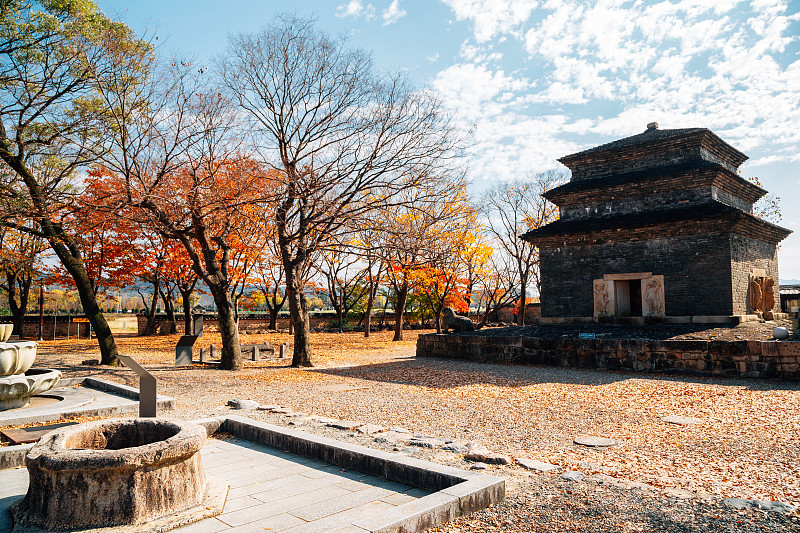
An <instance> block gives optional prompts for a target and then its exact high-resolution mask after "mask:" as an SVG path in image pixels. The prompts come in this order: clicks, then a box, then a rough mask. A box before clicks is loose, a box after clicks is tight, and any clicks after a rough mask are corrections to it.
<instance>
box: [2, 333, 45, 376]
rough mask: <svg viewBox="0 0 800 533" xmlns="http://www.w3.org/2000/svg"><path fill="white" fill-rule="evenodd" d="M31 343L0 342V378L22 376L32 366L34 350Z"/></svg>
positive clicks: (36, 345)
mask: <svg viewBox="0 0 800 533" xmlns="http://www.w3.org/2000/svg"><path fill="white" fill-rule="evenodd" d="M38 346H39V345H38V344H37V343H35V342H33V341H25V342H0V376H13V375H14V374H22V373H23V372H25V371H27V370H28V369H29V368H30V367H32V366H33V361H34V359H36V348H37V347H38Z"/></svg>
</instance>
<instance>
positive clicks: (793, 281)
mask: <svg viewBox="0 0 800 533" xmlns="http://www.w3.org/2000/svg"><path fill="white" fill-rule="evenodd" d="M778 285H800V279H782V280H780V281H779V282H778Z"/></svg>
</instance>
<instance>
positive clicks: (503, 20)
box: [443, 0, 537, 43]
mask: <svg viewBox="0 0 800 533" xmlns="http://www.w3.org/2000/svg"><path fill="white" fill-rule="evenodd" d="M443 1H444V3H446V4H447V5H449V6H450V8H451V9H452V10H453V12H454V13H455V15H456V19H458V20H469V21H471V22H472V25H473V27H474V32H475V40H477V41H478V42H479V43H483V42H486V41H489V40H490V39H492V38H493V37H494V36H495V35H502V34H504V33H513V32H514V31H515V30H516V29H517V28H518V27H519V26H520V25H521V24H523V23H524V22H525V21H526V20H528V18H529V17H530V15H531V12H532V11H533V10H534V9H535V8H536V7H537V2H536V1H534V0H443Z"/></svg>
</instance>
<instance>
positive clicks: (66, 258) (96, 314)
mask: <svg viewBox="0 0 800 533" xmlns="http://www.w3.org/2000/svg"><path fill="white" fill-rule="evenodd" d="M61 237H62V238H65V239H69V237H68V236H67V235H66V234H62V235H61ZM50 246H51V247H52V248H53V250H54V251H55V252H56V255H58V258H59V259H61V264H63V265H64V268H66V269H67V272H69V274H70V275H71V276H72V279H73V280H74V281H75V286H76V288H77V289H78V296H80V299H81V306H82V307H83V312H84V313H86V318H88V319H89V323H90V324H91V326H92V329H93V330H94V334H95V337H96V338H97V344H98V345H99V346H100V364H102V365H109V366H119V365H120V362H119V359H117V353H118V352H117V343H116V341H115V340H114V334H113V333H111V328H110V327H109V325H108V322H106V317H105V316H104V315H103V311H102V310H101V309H100V304H98V303H97V297H96V295H95V293H94V290H93V289H92V283H91V281H90V280H89V275H88V273H87V272H86V268H85V267H84V266H83V261H82V260H81V259H80V258H75V257H73V256H72V255H70V254H69V252H68V251H67V249H66V247H65V246H64V245H63V244H60V243H56V244H54V243H53V241H50Z"/></svg>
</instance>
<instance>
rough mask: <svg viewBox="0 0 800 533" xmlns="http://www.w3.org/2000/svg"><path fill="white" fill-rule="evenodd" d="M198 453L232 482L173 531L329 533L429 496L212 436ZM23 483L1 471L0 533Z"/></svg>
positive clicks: (19, 472)
mask: <svg viewBox="0 0 800 533" xmlns="http://www.w3.org/2000/svg"><path fill="white" fill-rule="evenodd" d="M202 456H203V465H204V466H205V469H206V473H207V475H208V476H214V477H217V478H220V479H224V480H226V481H227V482H228V483H229V484H230V492H228V501H227V502H226V504H225V509H224V511H223V513H222V514H221V515H219V516H218V517H216V518H209V519H207V520H202V521H200V522H196V523H194V524H190V525H188V526H185V527H182V528H180V529H176V530H174V531H176V532H178V531H180V532H181V533H216V532H220V531H225V532H231V533H233V532H245V531H247V532H252V531H270V532H276V531H285V532H287V533H289V532H290V533H300V532H302V533H314V532H323V531H332V530H335V529H337V527H339V526H344V525H346V524H348V523H350V522H351V521H352V520H357V519H359V518H367V517H371V516H376V515H377V514H379V513H381V512H383V511H386V510H389V509H392V508H393V507H395V506H397V505H401V504H404V503H406V502H410V501H413V500H415V499H417V498H421V497H422V496H426V495H428V494H429V493H428V492H426V491H423V490H421V489H417V488H413V487H410V486H408V485H403V484H400V483H395V482H392V481H387V480H385V479H380V478H377V477H373V476H368V475H366V474H362V473H360V472H356V471H351V470H345V469H342V468H339V467H335V466H333V465H329V464H326V463H322V462H319V461H315V460H312V459H307V458H304V457H299V456H296V455H293V454H290V453H285V452H283V451H281V450H276V449H274V448H269V447H267V446H263V445H260V444H256V443H253V442H249V441H245V440H239V439H231V440H216V439H209V440H208V441H207V443H206V445H205V446H204V447H203V450H202ZM27 487H28V471H27V470H26V469H24V468H15V469H9V470H2V471H0V533H5V532H7V531H11V519H10V517H9V515H8V507H9V505H11V503H13V502H14V501H16V500H17V499H19V498H21V497H22V496H24V495H25V492H26V491H27Z"/></svg>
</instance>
